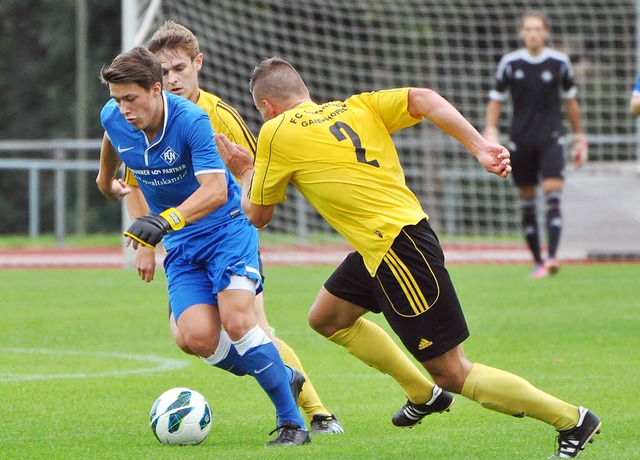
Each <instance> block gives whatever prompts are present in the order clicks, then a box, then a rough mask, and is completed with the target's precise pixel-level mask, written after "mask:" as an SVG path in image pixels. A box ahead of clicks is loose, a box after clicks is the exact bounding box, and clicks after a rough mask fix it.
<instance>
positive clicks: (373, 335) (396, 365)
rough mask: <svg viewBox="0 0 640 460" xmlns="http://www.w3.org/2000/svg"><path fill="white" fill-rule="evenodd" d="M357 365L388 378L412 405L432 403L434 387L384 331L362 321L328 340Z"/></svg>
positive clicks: (368, 322)
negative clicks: (363, 364) (355, 359)
mask: <svg viewBox="0 0 640 460" xmlns="http://www.w3.org/2000/svg"><path fill="white" fill-rule="evenodd" d="M329 340H331V341H332V342H334V343H337V344H338V345H342V346H343V347H344V348H346V349H347V351H348V352H349V353H351V354H352V355H353V356H355V357H356V358H358V359H359V360H360V361H362V362H364V363H365V364H368V365H369V366H371V367H373V368H375V369H377V370H379V371H380V372H382V373H384V374H388V375H390V376H391V377H392V378H393V379H394V380H395V381H396V382H398V384H399V385H400V386H401V387H402V388H403V389H404V391H405V393H406V395H407V397H408V398H409V399H410V400H411V401H412V402H414V403H419V404H421V403H425V402H427V401H429V400H430V399H431V395H432V393H433V387H434V384H433V383H431V382H430V381H429V380H427V378H426V377H425V376H424V375H423V374H422V372H420V370H419V369H418V368H417V367H416V365H415V364H413V362H412V361H411V360H410V359H409V358H408V357H407V355H406V354H405V353H403V352H402V350H401V349H400V347H398V345H396V343H395V342H394V341H393V339H392V338H391V337H390V336H389V334H387V333H386V332H385V331H384V329H382V328H381V327H380V326H378V325H377V324H375V323H372V322H371V321H369V320H366V319H364V318H358V320H357V321H356V322H355V323H354V324H353V326H351V327H348V328H346V329H341V330H339V331H338V332H336V333H335V334H333V335H332V336H331V337H329Z"/></svg>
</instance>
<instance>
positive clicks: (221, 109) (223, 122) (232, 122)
mask: <svg viewBox="0 0 640 460" xmlns="http://www.w3.org/2000/svg"><path fill="white" fill-rule="evenodd" d="M197 105H198V106H199V107H201V108H202V109H204V111H205V112H207V114H208V115H209V119H210V120H211V126H213V130H214V131H215V132H216V133H222V134H224V135H225V136H227V137H228V138H229V140H231V142H234V143H236V144H239V145H242V146H243V147H244V148H246V149H247V150H249V152H251V153H252V154H253V155H254V156H255V152H256V138H255V136H254V135H253V134H252V133H251V131H250V130H249V128H248V127H247V125H246V123H245V122H244V120H243V119H242V117H241V116H240V114H239V113H238V112H237V111H236V109H234V108H233V107H232V106H230V105H229V104H227V103H226V102H225V101H223V100H222V99H221V98H220V97H218V96H216V95H215V94H212V93H209V92H207V91H203V90H200V96H199V97H198V103H197ZM124 181H125V182H126V183H127V184H128V185H136V186H137V185H138V183H137V182H136V179H135V177H134V176H133V174H131V172H130V171H129V168H125V174H124Z"/></svg>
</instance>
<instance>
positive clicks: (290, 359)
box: [278, 339, 331, 421]
mask: <svg viewBox="0 0 640 460" xmlns="http://www.w3.org/2000/svg"><path fill="white" fill-rule="evenodd" d="M280 341H281V342H282V346H281V347H280V350H278V351H279V352H280V357H281V358H282V361H284V363H285V364H286V365H288V366H291V367H295V368H296V369H298V370H299V371H300V372H302V374H303V375H304V378H305V379H307V380H306V381H305V382H304V385H303V386H302V391H301V392H300V396H298V405H299V406H300V407H302V410H303V411H304V413H305V414H306V416H307V418H308V419H309V421H311V419H312V418H313V416H314V415H316V414H324V415H330V414H331V412H329V411H328V410H327V408H326V407H324V405H323V404H322V401H320V397H319V396H318V393H316V389H315V388H314V387H313V384H312V383H311V379H309V376H308V375H307V373H306V372H305V371H304V369H303V368H302V363H301V362H300V359H299V358H298V355H296V352H295V351H293V348H291V347H290V346H289V345H287V344H286V343H285V342H284V340H282V339H280Z"/></svg>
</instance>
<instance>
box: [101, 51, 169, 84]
mask: <svg viewBox="0 0 640 460" xmlns="http://www.w3.org/2000/svg"><path fill="white" fill-rule="evenodd" d="M100 80H102V83H104V84H105V85H108V84H109V83H136V84H137V85H139V86H141V87H142V88H144V89H146V90H149V89H151V87H152V86H153V85H155V84H156V83H158V82H160V84H162V65H161V64H160V61H159V60H158V58H156V57H155V56H154V55H153V53H152V52H151V51H149V50H148V49H147V48H145V47H143V46H136V47H135V48H133V49H132V50H131V51H127V52H124V53H120V54H119V55H118V56H116V58H115V59H114V60H113V62H111V64H110V65H109V66H105V67H102V70H101V71H100Z"/></svg>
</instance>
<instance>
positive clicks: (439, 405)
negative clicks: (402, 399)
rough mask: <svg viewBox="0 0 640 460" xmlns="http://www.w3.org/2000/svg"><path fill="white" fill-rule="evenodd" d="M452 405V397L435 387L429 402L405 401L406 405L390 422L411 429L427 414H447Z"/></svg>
mask: <svg viewBox="0 0 640 460" xmlns="http://www.w3.org/2000/svg"><path fill="white" fill-rule="evenodd" d="M452 405H453V395H452V394H451V393H449V392H447V391H444V390H443V389H442V388H440V387H439V386H437V385H436V386H435V387H434V388H433V397H432V398H431V400H430V401H427V402H426V403H423V404H416V403H413V402H411V401H410V400H408V399H407V403H406V404H405V405H404V406H402V407H401V408H400V409H398V412H396V413H395V414H393V417H392V418H391V422H392V423H393V424H394V425H395V426H399V427H401V428H412V427H414V426H415V425H418V424H419V423H421V422H422V419H423V418H425V417H426V416H427V415H429V414H433V413H441V412H449V411H450V410H451V406H452Z"/></svg>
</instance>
